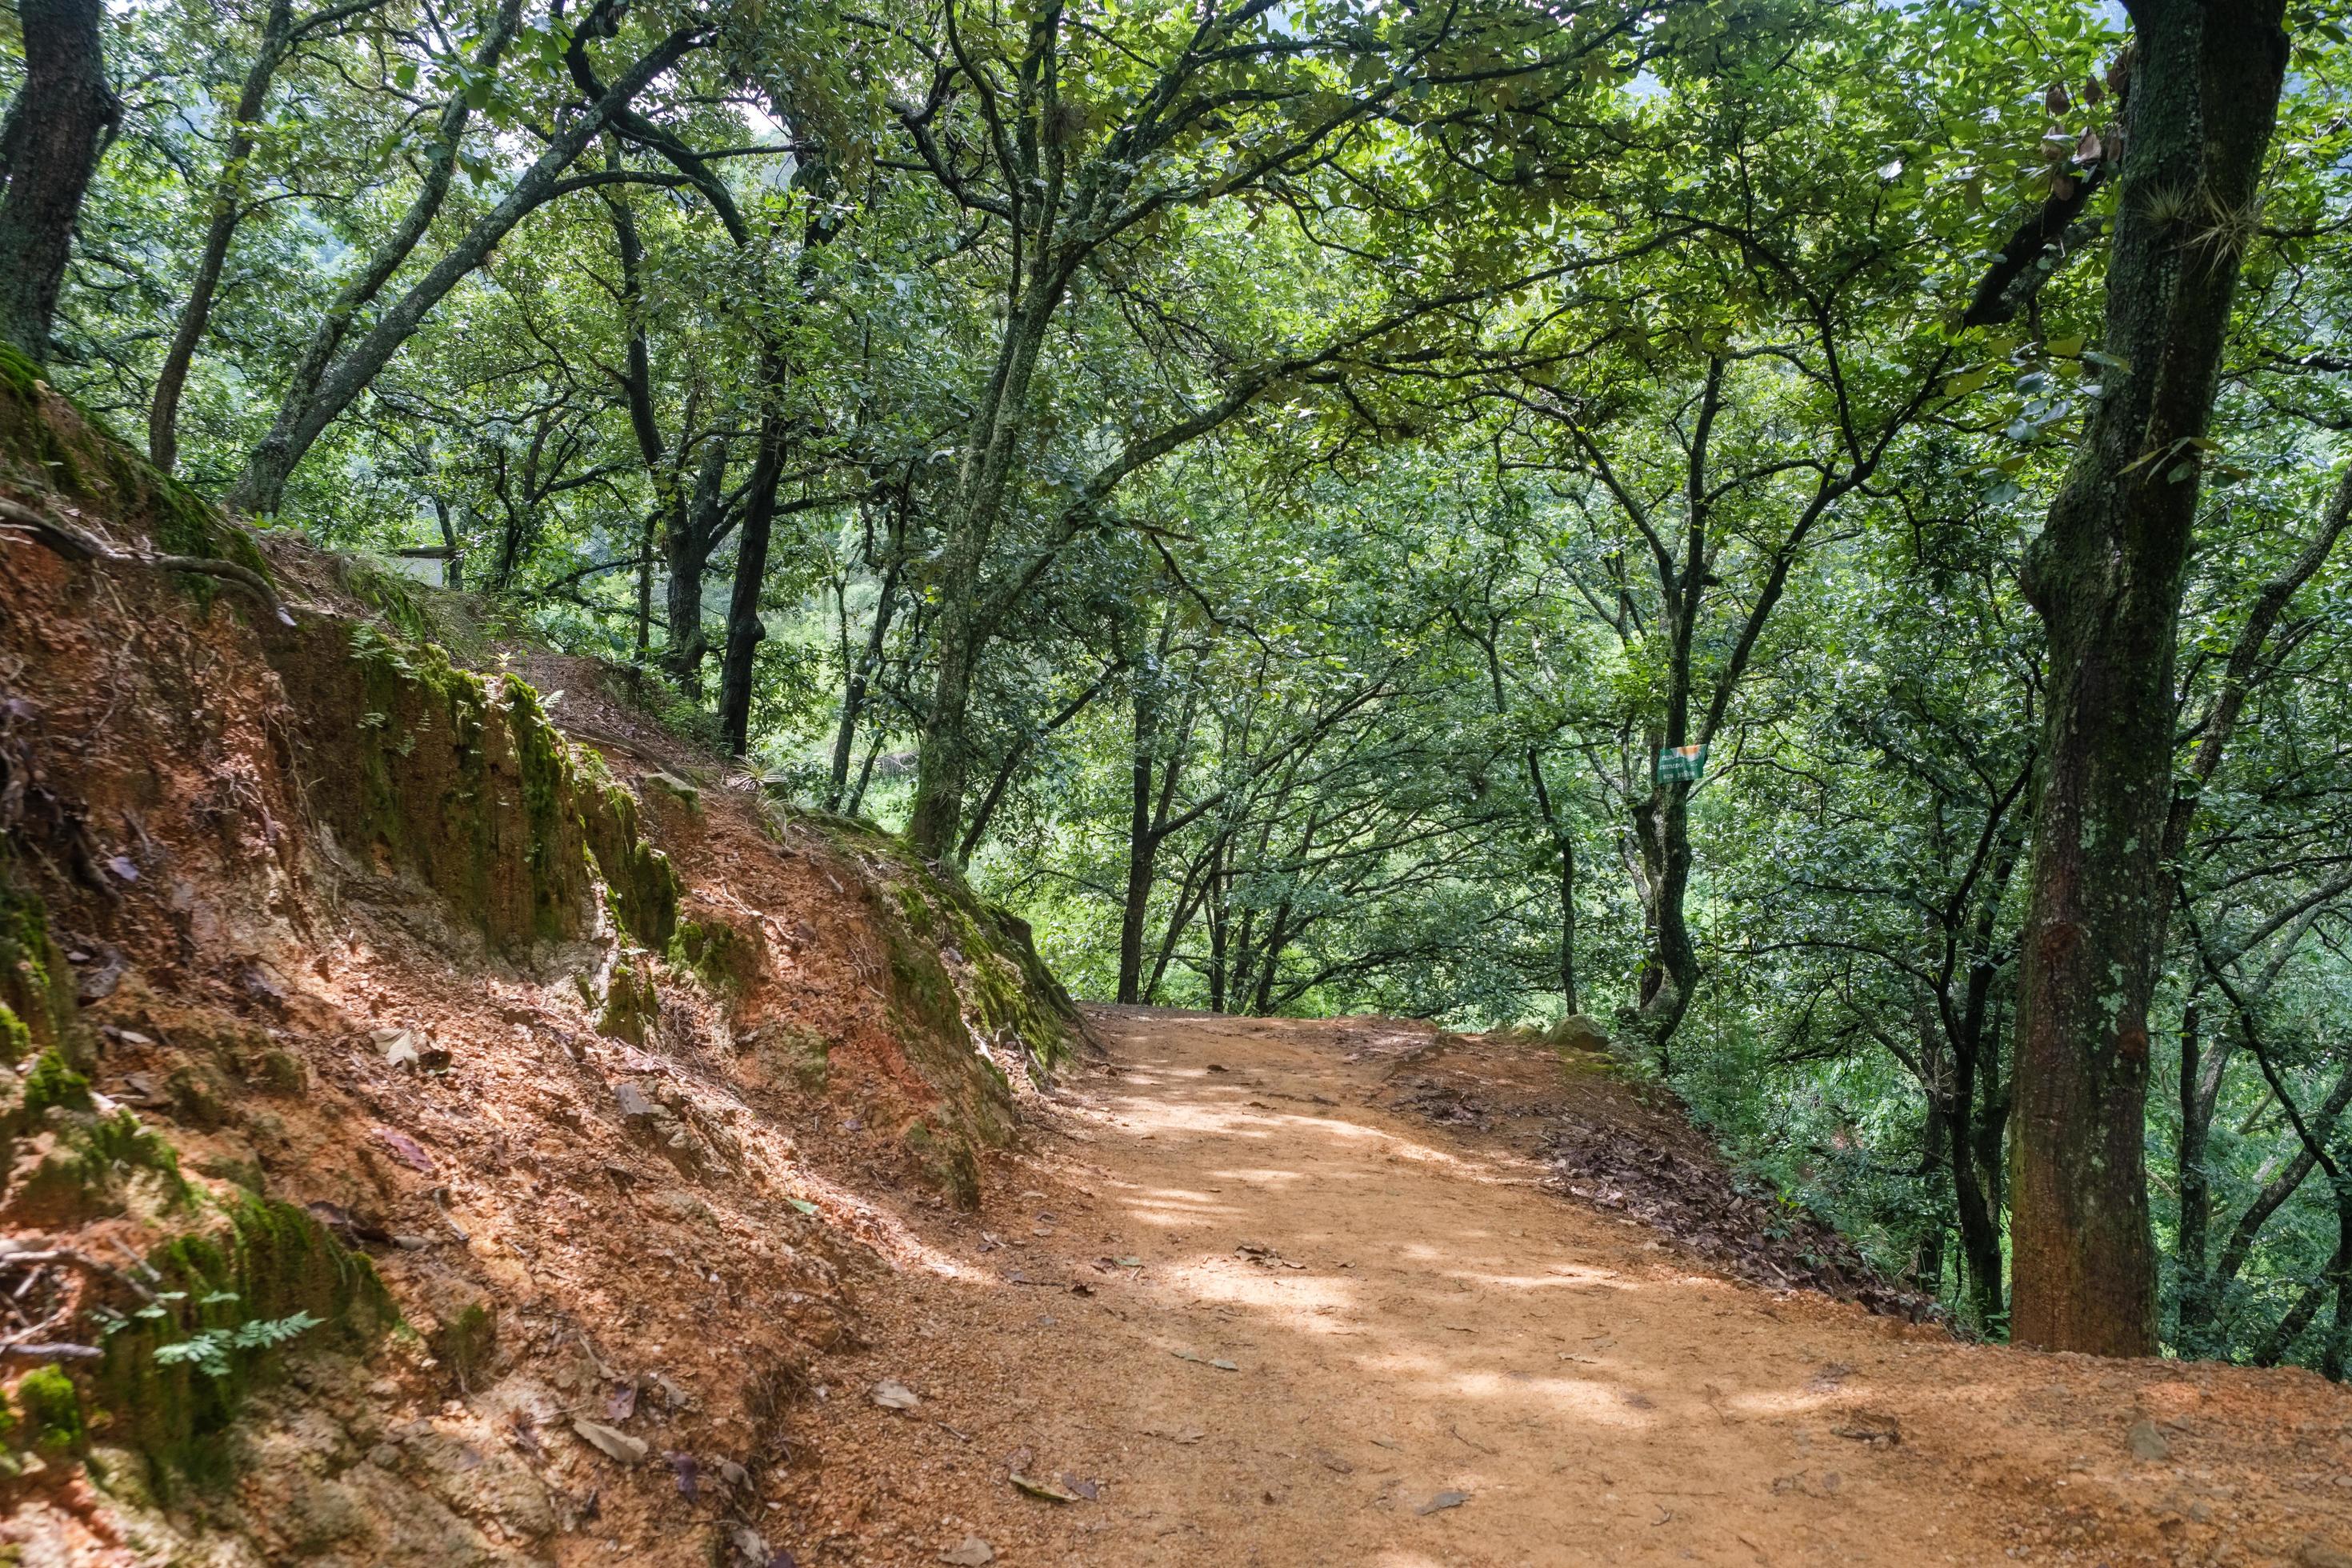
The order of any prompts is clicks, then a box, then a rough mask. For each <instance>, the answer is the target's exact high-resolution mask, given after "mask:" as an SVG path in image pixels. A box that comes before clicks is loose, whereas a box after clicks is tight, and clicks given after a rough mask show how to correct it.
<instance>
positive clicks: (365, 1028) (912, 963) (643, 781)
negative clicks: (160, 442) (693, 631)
mask: <svg viewBox="0 0 2352 1568" xmlns="http://www.w3.org/2000/svg"><path fill="white" fill-rule="evenodd" d="M0 372H5V374H0V501H5V502H6V503H7V510H6V512H5V521H7V522H8V524H9V527H8V531H7V533H6V534H5V543H0V827H5V832H6V849H5V854H0V1004H5V1013H0V1065H5V1067H6V1068H9V1069H11V1070H9V1071H7V1072H5V1074H0V1180H5V1185H0V1234H4V1235H5V1241H0V1246H4V1247H5V1249H6V1250H5V1252H0V1350H5V1361H4V1362H0V1373H5V1394H6V1399H5V1406H0V1411H5V1414H0V1553H5V1552H10V1551H13V1552H15V1553H16V1558H15V1559H14V1560H21V1561H23V1562H26V1563H48V1562H111V1561H123V1562H131V1561H165V1560H179V1559H180V1558H181V1557H182V1556H190V1557H201V1558H202V1560H205V1561H208V1562H222V1563H237V1562H247V1563H250V1562H264V1561H268V1562H291V1561H300V1562H305V1563H352V1564H360V1563H370V1564H374V1563H416V1564H426V1563H431V1564H436V1565H439V1564H447V1563H509V1562H511V1563H521V1562H543V1561H570V1560H575V1559H584V1558H585V1557H587V1556H590V1555H593V1554H598V1553H603V1552H605V1550H606V1547H607V1545H608V1544H609V1543H610V1542H613V1541H615V1540H619V1539H629V1540H632V1541H634V1542H637V1544H636V1545H635V1546H633V1547H632V1548H631V1551H632V1553H633V1555H632V1558H631V1560H632V1561H637V1562H648V1563H660V1562H677V1563H689V1562H690V1563H713V1562H745V1561H748V1562H757V1563H763V1564H764V1563H768V1562H770V1561H771V1560H773V1559H776V1558H777V1557H778V1554H779V1553H781V1552H784V1551H785V1550H787V1543H788V1542H789V1541H790V1539H791V1538H792V1536H793V1533H794V1531H795V1528H796V1526H795V1523H794V1521H795V1507H796V1505H795V1502H794V1498H795V1492H796V1489H798V1488H800V1487H802V1486H803V1485H804V1484H805V1482H806V1478H807V1475H808V1473H809V1471H810V1469H811V1467H812V1465H813V1463H814V1454H813V1453H812V1452H811V1451H810V1449H809V1446H808V1445H806V1444H804V1443H799V1442H797V1441H796V1438H795V1428H796V1423H797V1419H798V1417H797V1415H796V1412H797V1411H798V1410H799V1409H800V1408H801V1407H802V1405H803V1403H804V1401H805V1393H804V1391H805V1389H806V1388H807V1386H808V1385H809V1384H810V1383H811V1382H812V1380H813V1373H814V1369H815V1368H817V1367H818V1366H819V1365H820V1364H821V1363H822V1360H823V1358H824V1356H825V1355H826V1354H827V1353H828V1352H831V1351H833V1350H835V1349H836V1348H838V1347H841V1346H843V1345H845V1344H848V1343H853V1342H855V1341H856V1335H857V1331H858V1330H857V1324H858V1317H859V1305H858V1300H857V1290H858V1288H859V1284H860V1281H861V1280H867V1281H870V1280H876V1279H882V1278H884V1277H885V1273H884V1269H883V1268H882V1266H881V1264H880V1263H879V1261H878V1260H879V1259H882V1258H887V1256H888V1255H889V1254H890V1253H891V1251H892V1249H893V1248H894V1247H898V1245H899V1244H900V1238H899V1236H898V1230H897V1227H896V1224H895V1222H894V1221H892V1220H891V1219H890V1218H889V1217H888V1215H887V1213H886V1212H885V1211H883V1210H882V1209H879V1208H877V1207H876V1206H875V1205H873V1204H871V1203H870V1202H868V1201H867V1196H866V1194H871V1193H874V1192H877V1191H894V1190H896V1189H898V1188H901V1187H904V1188H908V1189H911V1190H913V1191H915V1192H918V1193H921V1194H928V1196H925V1197H922V1198H919V1199H918V1200H916V1201H918V1202H928V1203H932V1204H938V1205H969V1204H971V1203H972V1202H973V1201H975V1199H976V1197H977V1195H978V1191H979V1184H980V1182H981V1179H982V1175H981V1173H982V1164H981V1156H982V1152H984V1151H986V1150H988V1149H991V1148H992V1147H997V1146H1002V1145H1003V1144H1005V1143H1006V1142H1009V1141H1010V1140H1011V1139H1012V1138H1013V1134H1014V1106H1015V1098H1016V1095H1015V1087H1016V1083H1018V1082H1021V1081H1022V1080H1025V1079H1026V1078H1027V1076H1028V1074H1029V1073H1030V1071H1031V1070H1032V1069H1033V1068H1035V1067H1036V1066H1037V1065H1038V1064H1042V1063H1045V1062H1048V1061H1051V1060H1053V1059H1055V1058H1058V1057H1059V1056H1060V1055H1062V1054H1063V1053H1064V1052H1066V1050H1067V1049H1068V1048H1069V1047H1070V1044H1071V1042H1072V1040H1073V1039H1074V1037H1075V1035H1076V1016H1075V1014H1074V1013H1073V1012H1072V1010H1071V1009H1070V1007H1069V1005H1068V1002H1067V999H1066V997H1065V996H1063V995H1062V994H1061V993H1060V992H1059V990H1058V988H1057V987H1055V986H1054V985H1053V984H1052V982H1051V979H1050V977H1049V976H1046V975H1045V973H1044V971H1043V969H1042V967H1041V966H1039V965H1038V964H1037V963H1036V962H1035V960H1034V953H1032V952H1030V951H1029V949H1028V945H1027V938H1026V932H1025V931H1024V930H1023V929H1022V928H1021V927H1020V926H1019V924H1018V922H1017V921H1013V920H1011V919H1010V917H1007V916H1004V915H1003V914H1002V913H1001V912H1000V911H996V910H992V909H990V908H988V907H987V906H985V905H984V904H982V902H980V901H979V900H976V899H974V898H973V897H972V896H971V894H970V893H969V892H968V891H966V890H965V889H962V888H961V887H960V886H958V885H955V884H953V883H951V882H950V881H945V880H942V879H940V878H939V877H937V876H935V875H932V874H930V873H929V872H928V871H926V870H925V869H924V868H921V867H920V866H919V865H917V864H915V863H913V862H912V861H910V860H909V859H908V858H907V857H906V856H905V855H904V854H903V852H901V851H900V850H898V848H897V847H895V846H894V845H893V844H892V843H891V841H889V840H887V839H886V838H884V837H882V836H880V835H878V834H876V833H874V832H872V831H871V830H870V829H866V828H863V827H861V826H858V825H856V824H852V823H845V822H834V821H826V820H815V819H808V818H802V817H796V816H793V815H791V814H790V813H788V812H785V811H784V810H782V808H781V807H780V806H778V805H776V804H775V803H772V802H771V801H769V800H767V799H765V798H764V797H763V796H762V795H761V793H760V792H759V791H758V789H757V788H756V787H751V786H750V785H749V784H748V781H740V780H737V781H729V780H727V779H724V778H722V777H721V776H720V773H719V770H718V769H717V768H716V767H715V766H714V765H712V764H710V763H708V762H707V760H705V759H702V758H699V757H698V755H697V754H696V753H695V752H693V751H692V750H691V749H690V748H688V747H684V746H682V745H680V744H679V743H677V742H676V741H674V740H673V739H671V738H670V737H669V736H667V735H666V734H665V733H664V732H663V731H661V729H660V728H659V726H658V725H656V724H654V723H653V722H651V721H649V720H647V719H646V718H645V717H644V716H643V715H642V714H641V713H639V712H636V711H635V710H633V709H632V708H631V706H630V704H629V702H628V701H627V700H626V698H627V695H628V693H627V690H626V689H625V686H623V685H621V684H619V683H618V682H616V681H615V679H614V678H613V677H612V676H611V675H609V674H608V672H606V671H604V670H602V669H600V668H597V667H595V666H593V665H592V664H589V663H587V662H585V661H565V660H559V659H555V658H552V657H551V656H547V655H544V654H539V653H534V652H532V651H531V650H529V649H527V648H516V647H508V648H507V649H505V650H504V651H501V649H500V647H499V646H498V645H497V644H496V643H495V642H494V640H493V639H492V638H491V637H488V636H487V635H485V634H484V633H483V632H482V631H481V630H480V629H479V628H478V626H472V625H470V624H469V623H468V622H467V620H466V619H465V618H464V616H463V613H462V612H463V610H464V606H462V605H440V604H437V603H435V602H433V601H431V600H429V599H427V598H425V597H423V596H420V595H418V594H417V593H415V591H413V590H412V589H410V588H409V587H407V585H405V584H404V583H403V582H402V581H401V580H400V579H397V578H396V577H394V576H391V575H389V574H385V573H383V572H381V571H379V570H373V569H371V568H370V567H369V566H367V565H366V564H365V563H359V562H352V561H349V560H343V559H338V558H335V557H331V556H325V555H321V554H319V553H317V552H311V551H309V550H308V549H306V548H304V547H302V546H301V545H299V543H298V542H292V541H289V540H284V539H268V538H265V539H264V540H263V541H262V542H260V543H259V544H258V545H257V542H256V541H255V539H254V538H253V537H252V536H249V535H247V533H245V532H243V531H240V530H238V529H236V528H234V527H232V526H230V525H228V524H226V523H224V522H222V521H220V520H218V519H217V518H215V517H214V516H213V515H212V514H210V513H209V512H208V511H206V510H205V508H204V507H203V506H201V505H200V504H199V503H198V502H196V501H195V500H194V498H193V497H191V496H189V495H188V494H187V493H186V492H184V491H183V490H181V489H178V488H177V487H175V486H173V485H172V484H171V483H170V482H169V481H167V480H164V479H160V478H159V477H158V476H156V475H155V474H153V473H152V471H151V470H149V469H147V468H145V466H144V465H143V464H142V463H140V462H139V461H138V459H137V458H135V457H133V456H131V454H130V453H129V452H128V451H127V450H126V449H125V448H123V447H121V445H120V444H119V443H116V442H114V441H113V440H111V439H110V437H107V436H106V435H105V434H104V433H103V432H101V431H98V430H95V429H93V428H92V427H90V426H89V425H88V424H87V423H86V422H84V421H83V420H81V419H80V418H79V416H77V415H76V414H75V413H74V412H73V411H72V410H71V409H70V408H69V407H68V406H67V405H65V404H64V403H63V402H62V401H61V400H59V399H58V398H56V397H55V396H54V395H51V394H49V393H48V392H47V389H46V388H44V387H42V386H40V385H39V384H37V382H35V381H34V380H33V379H32V378H31V376H30V374H29V373H28V372H26V370H25V368H24V367H23V366H22V365H21V364H19V363H13V362H12V363H5V364H0ZM436 637H442V638H444V639H446V640H449V641H452V642H453V643H455V644H456V645H457V647H458V650H459V657H458V658H457V659H456V660H455V661H453V658H452V657H451V656H450V655H449V654H448V653H446V652H445V651H444V650H443V648H442V647H439V646H436V641H435V638H436ZM509 655H513V656H515V657H513V658H511V659H510V658H509ZM467 664H472V665H473V666H475V668H466V667H465V666H466V665H467ZM524 671H528V672H529V673H530V674H531V675H533V676H536V677H538V678H539V679H540V681H541V683H542V684H541V685H538V686H534V685H533V684H532V683H531V682H530V681H528V680H526V679H524V674H523V673H522V672H524ZM550 680H561V681H562V682H563V683H564V684H565V686H566V687H567V689H566V690H564V691H563V692H562V693H561V694H560V695H559V694H557V693H556V692H555V691H554V690H553V689H552V688H551V686H549V685H547V684H545V683H546V682H548V681H550ZM567 728H570V729H572V730H574V731H581V732H584V733H588V734H593V735H595V736H598V737H601V740H600V742H598V744H596V745H594V746H585V745H580V744H574V743H572V742H571V741H569V740H568V739H567V736H566V732H565V731H566V730H567ZM606 753H609V755H607V754H606ZM738 785H740V786H742V787H737V786H738ZM605 1560H608V1559H605Z"/></svg>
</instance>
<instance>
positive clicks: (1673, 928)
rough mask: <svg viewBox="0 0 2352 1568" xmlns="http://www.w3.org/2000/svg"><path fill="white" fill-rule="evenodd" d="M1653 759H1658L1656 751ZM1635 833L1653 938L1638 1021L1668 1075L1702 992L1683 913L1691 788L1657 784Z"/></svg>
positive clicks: (1639, 815)
mask: <svg viewBox="0 0 2352 1568" xmlns="http://www.w3.org/2000/svg"><path fill="white" fill-rule="evenodd" d="M1669 733H1670V734H1672V733H1675V731H1669ZM1667 743H1668V744H1670V745H1678V744H1680V743H1681V742H1679V741H1678V740H1670V741H1669V742H1667ZM1652 755H1653V758H1654V757H1655V752H1652ZM1652 766H1653V767H1655V762H1654V761H1653V763H1652ZM1633 831H1634V834H1635V837H1637V838H1638V839H1639V840H1640V842H1641V846H1642V865H1643V879H1642V881H1643V887H1642V923H1643V927H1644V929H1645V930H1646V931H1647V933H1648V937H1649V952H1648V953H1647V954H1646V955H1644V957H1643V968H1642V992H1641V1004H1640V1005H1639V1007H1638V1008H1637V1009H1636V1012H1635V1019H1636V1023H1637V1025H1638V1026H1639V1027H1640V1029H1641V1031H1642V1033H1643V1036H1644V1037H1646V1038H1647V1039H1648V1040H1649V1042H1650V1044H1651V1046H1652V1047H1653V1048H1654V1050H1655V1051H1656V1053H1657V1058H1658V1070H1659V1071H1661V1072H1664V1071H1665V1070H1666V1069H1667V1068H1669V1067H1670V1066H1671V1065H1672V1062H1671V1058H1669V1056H1668V1052H1669V1051H1670V1049H1671V1048H1672V1043H1673V1040H1674V1037H1675V1030H1676V1029H1677V1028H1679V1027H1681V1026H1682V1021H1683V1014H1684V1013H1685V1012H1686V1011H1687V1010H1688V1009H1689V1007H1690V999H1691V993H1692V992H1693V991H1695V990H1696V989H1697V987H1698V950H1697V949H1696V947H1695V946H1693V945H1692V943H1691V937H1690V925H1689V923H1688V921H1687V918H1686V917H1685V914H1684V912H1683V903H1684V900H1685V897H1686V896H1687V895H1688V893H1689V891H1690V870H1691V847H1690V785H1688V784H1684V783H1681V782H1679V781H1676V782H1673V783H1662V782H1658V781H1656V780H1653V782H1652V784H1651V793H1650V798H1649V799H1648V800H1647V801H1645V802H1643V805H1642V807H1641V809H1640V810H1639V811H1638V812H1637V813H1636V814H1635V816H1634V822H1633Z"/></svg>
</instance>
